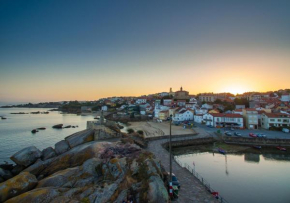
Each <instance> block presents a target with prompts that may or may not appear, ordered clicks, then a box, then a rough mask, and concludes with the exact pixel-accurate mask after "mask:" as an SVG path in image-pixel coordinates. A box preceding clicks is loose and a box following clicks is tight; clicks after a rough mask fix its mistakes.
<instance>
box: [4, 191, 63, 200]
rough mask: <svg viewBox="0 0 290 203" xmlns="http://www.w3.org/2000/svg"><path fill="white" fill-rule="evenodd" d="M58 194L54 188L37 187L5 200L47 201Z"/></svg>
mask: <svg viewBox="0 0 290 203" xmlns="http://www.w3.org/2000/svg"><path fill="white" fill-rule="evenodd" d="M59 195H60V191H59V189H56V188H38V189H34V190H31V191H29V192H26V193H24V194H22V195H19V196H17V197H14V198H12V199H9V200H8V201H6V203H19V202H21V203H40V202H41V203H49V202H51V201H52V200H53V199H55V198H57V197H58V196H59Z"/></svg>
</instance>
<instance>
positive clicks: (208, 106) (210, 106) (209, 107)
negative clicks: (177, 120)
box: [201, 103, 213, 109]
mask: <svg viewBox="0 0 290 203" xmlns="http://www.w3.org/2000/svg"><path fill="white" fill-rule="evenodd" d="M201 108H206V109H213V106H212V105H210V104H207V103H205V104H203V105H201Z"/></svg>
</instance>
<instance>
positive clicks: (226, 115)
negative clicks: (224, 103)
mask: <svg viewBox="0 0 290 203" xmlns="http://www.w3.org/2000/svg"><path fill="white" fill-rule="evenodd" d="M210 115H212V116H213V117H228V118H243V116H242V115H240V114H229V113H228V114H225V113H210Z"/></svg>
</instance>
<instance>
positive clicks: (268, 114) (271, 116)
mask: <svg viewBox="0 0 290 203" xmlns="http://www.w3.org/2000/svg"><path fill="white" fill-rule="evenodd" d="M264 114H265V115H266V116H267V117H268V118H283V117H284V118H290V115H288V114H286V113H264Z"/></svg>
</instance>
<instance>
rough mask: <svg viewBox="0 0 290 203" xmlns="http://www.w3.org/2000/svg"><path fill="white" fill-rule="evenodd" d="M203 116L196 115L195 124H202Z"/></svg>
mask: <svg viewBox="0 0 290 203" xmlns="http://www.w3.org/2000/svg"><path fill="white" fill-rule="evenodd" d="M202 116H203V115H202V114H195V115H194V122H196V123H202V120H203V119H202Z"/></svg>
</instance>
